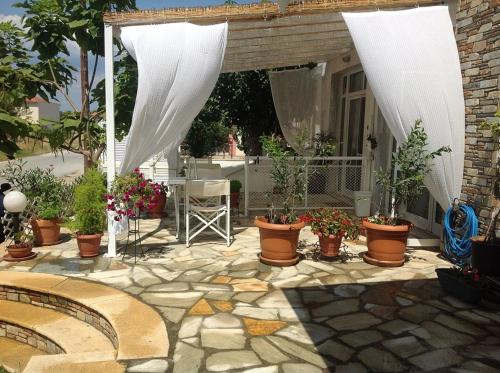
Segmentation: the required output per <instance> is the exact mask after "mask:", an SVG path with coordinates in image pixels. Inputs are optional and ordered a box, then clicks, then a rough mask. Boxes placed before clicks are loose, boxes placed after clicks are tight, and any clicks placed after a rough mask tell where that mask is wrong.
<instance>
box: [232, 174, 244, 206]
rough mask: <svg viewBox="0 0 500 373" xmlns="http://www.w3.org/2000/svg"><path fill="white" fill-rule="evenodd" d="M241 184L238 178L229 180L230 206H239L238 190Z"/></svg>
mask: <svg viewBox="0 0 500 373" xmlns="http://www.w3.org/2000/svg"><path fill="white" fill-rule="evenodd" d="M241 187H242V184H241V181H239V180H231V182H230V186H229V189H230V192H231V207H239V206H240V190H241Z"/></svg>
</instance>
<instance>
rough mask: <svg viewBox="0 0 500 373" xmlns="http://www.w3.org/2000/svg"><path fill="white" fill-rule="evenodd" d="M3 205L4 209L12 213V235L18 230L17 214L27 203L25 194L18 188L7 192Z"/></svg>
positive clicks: (18, 220)
mask: <svg viewBox="0 0 500 373" xmlns="http://www.w3.org/2000/svg"><path fill="white" fill-rule="evenodd" d="M3 205H4V208H5V210H7V211H8V212H10V213H11V214H12V224H13V232H12V233H13V235H14V234H16V233H17V232H19V225H20V219H19V215H20V214H21V213H22V212H23V211H24V209H25V208H26V206H27V205H28V199H27V198H26V196H25V195H24V194H23V193H21V192H20V191H18V190H12V191H10V192H8V193H7V194H6V195H5V197H4V199H3Z"/></svg>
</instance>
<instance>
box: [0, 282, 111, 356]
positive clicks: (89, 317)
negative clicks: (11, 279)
mask: <svg viewBox="0 0 500 373" xmlns="http://www.w3.org/2000/svg"><path fill="white" fill-rule="evenodd" d="M0 300H10V301H14V302H22V303H28V304H32V305H34V306H39V307H44V308H49V309H52V310H55V311H59V312H63V313H65V314H67V315H69V316H72V317H75V318H77V319H78V320H81V321H83V322H86V323H87V324H90V325H91V326H93V327H94V328H96V329H97V330H99V331H100V332H101V333H103V334H104V335H105V336H106V337H108V339H109V340H110V341H111V343H112V344H113V346H114V347H115V348H118V337H117V335H116V332H115V330H114V329H113V327H112V326H111V324H110V323H109V321H108V320H107V319H106V318H104V317H103V316H102V315H100V314H99V313H98V312H96V311H95V310H93V309H91V308H89V307H86V306H84V305H82V304H79V303H77V302H74V301H72V300H71V299H67V298H63V297H58V296H54V295H49V294H44V293H39V292H36V291H33V290H26V289H18V288H15V287H10V286H0Z"/></svg>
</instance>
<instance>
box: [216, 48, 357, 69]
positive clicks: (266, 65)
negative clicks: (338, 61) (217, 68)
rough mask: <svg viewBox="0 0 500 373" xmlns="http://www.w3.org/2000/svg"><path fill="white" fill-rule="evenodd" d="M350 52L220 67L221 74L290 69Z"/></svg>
mask: <svg viewBox="0 0 500 373" xmlns="http://www.w3.org/2000/svg"><path fill="white" fill-rule="evenodd" d="M349 51H350V49H349V48H346V49H339V50H336V51H332V54H330V55H324V56H316V57H302V58H297V59H280V60H276V59H275V60H269V61H259V62H250V63H243V62H242V63H233V62H229V61H228V62H227V63H224V66H223V67H222V72H223V73H228V72H240V71H249V70H264V69H265V70H267V69H275V68H279V67H291V66H298V65H305V64H308V63H310V62H316V63H319V62H325V61H329V60H331V59H334V58H335V57H339V56H342V55H344V54H346V53H348V52H349Z"/></svg>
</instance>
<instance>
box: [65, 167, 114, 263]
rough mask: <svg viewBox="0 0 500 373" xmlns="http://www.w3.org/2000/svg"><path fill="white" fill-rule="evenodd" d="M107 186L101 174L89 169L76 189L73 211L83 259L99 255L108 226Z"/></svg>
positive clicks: (74, 226)
mask: <svg viewBox="0 0 500 373" xmlns="http://www.w3.org/2000/svg"><path fill="white" fill-rule="evenodd" d="M105 197H106V185H105V179H104V176H103V174H102V173H101V172H99V171H97V170H96V169H88V170H87V171H86V172H85V174H84V175H83V178H82V180H81V182H80V184H78V185H77V186H76V188H75V195H74V201H73V211H74V213H75V220H74V221H73V224H72V225H73V228H74V229H75V230H76V240H77V243H78V249H79V250H80V256H81V257H82V258H88V257H94V256H97V255H99V247H100V245H101V237H102V234H103V231H104V228H105V226H106V198H105Z"/></svg>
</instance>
